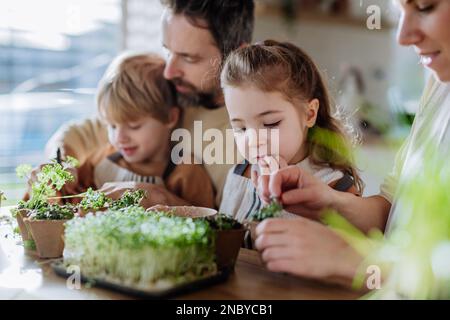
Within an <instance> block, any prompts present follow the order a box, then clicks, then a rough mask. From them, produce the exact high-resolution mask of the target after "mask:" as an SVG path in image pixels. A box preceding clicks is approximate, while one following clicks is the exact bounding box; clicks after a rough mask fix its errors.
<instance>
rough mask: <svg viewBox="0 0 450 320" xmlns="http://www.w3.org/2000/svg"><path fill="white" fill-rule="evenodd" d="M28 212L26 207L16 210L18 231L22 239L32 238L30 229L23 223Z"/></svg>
mask: <svg viewBox="0 0 450 320" xmlns="http://www.w3.org/2000/svg"><path fill="white" fill-rule="evenodd" d="M29 214H30V210H28V209H21V210H18V211H17V215H16V220H17V224H18V225H19V231H20V235H21V236H22V241H23V242H25V241H28V240H33V238H32V237H31V233H30V230H29V229H28V228H27V226H26V225H25V223H24V219H25V218H27V217H28V215H29Z"/></svg>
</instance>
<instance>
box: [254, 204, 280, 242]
mask: <svg viewBox="0 0 450 320" xmlns="http://www.w3.org/2000/svg"><path fill="white" fill-rule="evenodd" d="M282 210H283V207H282V205H281V204H280V203H279V202H278V201H277V200H272V202H271V203H270V204H269V205H267V206H265V207H263V208H261V209H260V210H258V211H257V212H256V213H255V214H254V215H253V216H251V217H250V219H249V220H247V221H245V225H246V227H247V228H248V230H249V231H250V237H251V246H252V248H255V240H256V227H257V226H258V224H259V223H260V222H261V221H263V220H265V219H269V218H277V217H280V216H281V213H282Z"/></svg>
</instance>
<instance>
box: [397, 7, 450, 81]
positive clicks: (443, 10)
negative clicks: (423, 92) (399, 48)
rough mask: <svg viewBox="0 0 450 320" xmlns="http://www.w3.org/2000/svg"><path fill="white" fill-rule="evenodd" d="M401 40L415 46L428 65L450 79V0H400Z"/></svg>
mask: <svg viewBox="0 0 450 320" xmlns="http://www.w3.org/2000/svg"><path fill="white" fill-rule="evenodd" d="M398 3H399V4H400V8H401V13H402V14H401V19H400V24H399V27H398V35H397V38H398V42H399V43H400V44H401V45H404V46H414V48H415V50H416V52H417V54H418V55H419V56H420V58H421V62H422V64H423V65H424V66H425V67H428V68H430V69H431V70H433V71H434V73H435V74H436V76H437V77H438V79H439V80H440V81H442V82H448V81H450V0H398Z"/></svg>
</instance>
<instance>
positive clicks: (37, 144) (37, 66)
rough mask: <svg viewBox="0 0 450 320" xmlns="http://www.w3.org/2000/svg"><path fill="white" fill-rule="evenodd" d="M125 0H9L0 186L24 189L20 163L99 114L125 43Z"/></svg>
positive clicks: (1, 46)
mask: <svg viewBox="0 0 450 320" xmlns="http://www.w3.org/2000/svg"><path fill="white" fill-rule="evenodd" d="M121 8H122V2H121V1H120V0H77V1H73V0H72V1H71V0H41V1H26V0H2V10H1V11H0V190H2V191H4V192H5V193H6V196H7V198H8V201H7V202H6V204H13V203H15V202H16V201H17V199H19V198H20V197H21V196H22V195H23V192H24V190H23V186H24V183H23V181H18V180H17V179H16V177H15V167H16V166H17V165H18V164H20V163H29V164H32V165H36V164H38V163H41V162H43V161H44V160H45V159H44V158H43V150H44V146H45V143H46V141H47V140H48V139H49V138H50V136H51V135H52V134H53V133H54V132H55V131H56V129H57V128H58V127H59V126H60V125H61V124H62V123H64V122H67V121H69V120H76V119H80V118H85V117H87V116H91V115H93V114H95V112H96V108H95V101H94V94H95V89H96V86H97V83H98V81H99V80H100V77H101V76H102V74H103V72H104V70H105V68H106V66H107V65H108V64H109V62H110V61H111V59H112V58H113V57H114V56H115V55H116V54H117V53H118V51H119V50H120V49H121V43H122V39H121V34H122V32H121V28H122V25H121V21H122V10H121Z"/></svg>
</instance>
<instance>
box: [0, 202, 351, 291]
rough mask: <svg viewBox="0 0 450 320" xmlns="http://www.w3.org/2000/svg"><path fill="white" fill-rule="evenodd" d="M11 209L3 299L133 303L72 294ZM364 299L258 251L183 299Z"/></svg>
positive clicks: (4, 238)
mask: <svg viewBox="0 0 450 320" xmlns="http://www.w3.org/2000/svg"><path fill="white" fill-rule="evenodd" d="M11 222H13V223H14V222H15V221H14V220H13V219H12V218H11V215H10V213H9V208H1V209H0V299H82V300H91V299H132V298H133V297H131V296H128V295H124V294H121V293H117V292H114V291H110V290H105V289H101V288H96V287H86V286H84V285H82V286H81V288H80V289H70V288H69V287H68V286H67V285H66V280H65V279H64V278H61V277H59V276H57V275H56V274H55V273H54V272H53V270H52V269H51V267H50V263H51V262H52V260H45V259H36V258H35V257H33V256H32V255H29V254H27V253H25V252H24V248H23V247H22V245H21V241H20V236H18V235H14V234H13V232H12V230H13V227H14V226H15V223H14V224H12V223H11ZM358 297H359V294H358V293H356V292H352V291H350V290H347V289H344V288H340V287H337V286H330V285H327V284H322V283H319V282H315V281H310V280H306V279H301V278H298V277H294V276H290V275H285V274H277V273H272V272H269V271H267V270H266V269H265V268H264V266H263V265H262V263H261V260H260V257H259V254H258V252H256V251H252V250H247V249H241V250H240V253H239V257H238V261H237V263H236V267H235V271H234V273H233V274H232V275H230V277H229V278H228V280H227V281H226V282H223V283H221V284H217V285H214V286H211V287H207V288H204V289H201V290H199V291H195V292H191V293H188V294H184V295H180V296H177V297H176V298H179V299H283V300H290V299H296V300H297V299H356V298H358Z"/></svg>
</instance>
